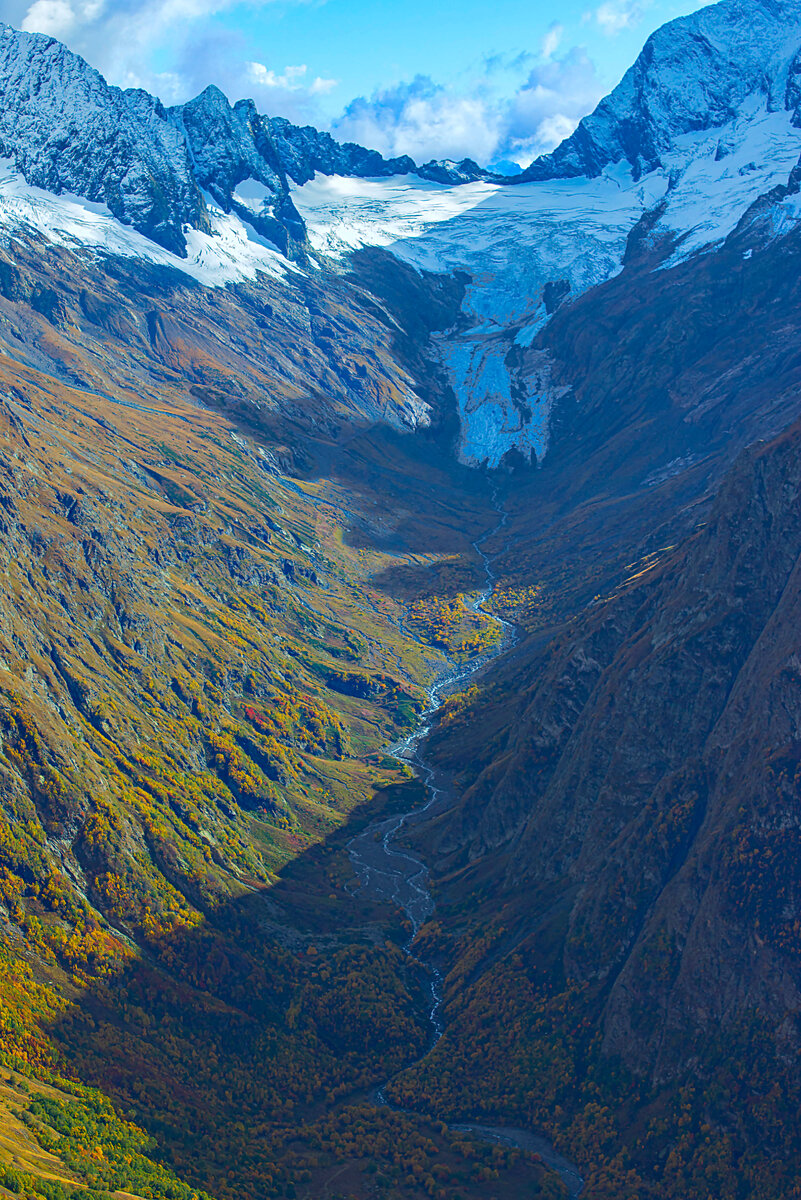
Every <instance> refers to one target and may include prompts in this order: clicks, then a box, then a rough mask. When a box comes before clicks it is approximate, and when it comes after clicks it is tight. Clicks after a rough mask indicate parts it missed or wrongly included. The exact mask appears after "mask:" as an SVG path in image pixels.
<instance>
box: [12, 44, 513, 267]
mask: <svg viewBox="0 0 801 1200" xmlns="http://www.w3.org/2000/svg"><path fill="white" fill-rule="evenodd" d="M0 95H1V96H2V102H3V108H2V116H1V117H0V154H2V155H3V156H5V157H6V158H8V159H10V160H11V161H12V162H13V163H14V166H15V167H16V169H17V170H18V171H19V172H20V174H21V175H22V176H23V177H24V179H25V180H26V181H27V182H28V183H29V184H32V185H33V186H35V187H39V188H42V189H44V190H45V191H49V192H53V193H55V194H57V195H61V194H63V193H65V192H68V193H69V192H72V193H75V194H76V195H78V196H81V197H83V198H85V199H87V200H89V201H92V202H93V203H101V204H105V205H107V206H108V208H109V210H110V211H111V213H112V214H113V215H114V216H115V217H116V218H117V219H118V220H119V221H121V222H123V224H126V225H132V226H133V227H134V228H135V229H136V230H138V231H139V232H140V233H143V234H145V236H147V237H149V238H151V239H152V240H153V241H155V242H157V243H159V245H161V246H164V247H165V248H166V249H168V250H171V251H173V252H174V253H177V254H184V253H185V250H186V237H185V234H184V226H186V225H188V226H190V227H191V228H193V229H207V228H208V216H207V213H206V205H205V201H204V199H203V194H202V190H201V189H203V190H205V191H207V192H208V193H209V194H210V195H211V196H212V197H213V198H214V200H215V201H216V203H217V204H219V205H220V206H221V207H222V209H223V211H224V212H231V211H234V212H236V213H237V214H238V215H239V216H241V217H242V219H243V220H246V221H247V222H248V223H249V224H251V225H252V226H253V227H254V228H255V229H256V230H257V232H258V233H260V234H261V235H263V236H264V237H266V238H268V239H269V240H270V241H272V242H273V243H274V244H275V245H277V246H278V248H279V249H280V250H281V251H282V252H283V253H284V254H286V255H287V256H288V257H296V256H297V253H298V251H299V248H300V247H301V246H302V244H303V242H304V240H305V229H304V226H303V221H302V220H301V218H300V216H299V215H298V213H297V210H296V209H295V207H294V205H293V203H292V200H291V198H290V195H289V187H290V185H289V179H292V180H293V181H294V182H295V183H304V182H306V181H307V180H309V179H311V178H313V176H314V174H315V172H317V171H320V172H322V173H323V174H329V175H330V174H341V175H371V176H388V175H395V174H408V173H409V172H411V171H416V170H417V168H416V167H415V164H414V162H413V161H412V159H410V158H408V157H406V158H399V159H390V160H385V159H383V158H382V157H381V155H380V154H378V153H377V152H376V151H374V150H365V149H364V148H363V147H361V146H356V145H353V144H350V143H348V144H346V145H344V146H342V145H339V143H337V142H335V141H334V139H333V138H332V137H331V136H330V134H327V133H320V132H318V131H317V130H316V129H312V128H310V127H307V128H299V127H298V126H295V125H292V124H291V123H290V122H289V121H285V120H283V119H281V118H274V119H272V120H271V119H270V118H268V117H263V116H260V115H259V114H258V113H257V111H256V108H255V106H254V104H253V101H252V100H241V101H239V102H238V103H237V104H236V105H234V106H233V107H232V106H231V105H230V104H229V103H228V101H227V100H226V98H225V96H223V94H222V92H220V91H219V89H218V88H214V87H209V88H207V89H206V90H205V91H204V92H203V93H202V94H201V95H200V96H198V97H196V98H195V99H194V100H191V101H190V102H189V103H187V104H184V105H181V106H178V107H176V108H172V109H170V110H169V111H168V110H165V108H164V107H163V105H162V104H161V102H160V101H159V100H158V99H157V98H156V97H154V96H151V95H149V94H148V93H147V92H144V91H142V90H141V89H128V90H127V91H121V90H120V89H119V88H116V87H110V86H109V85H108V84H107V83H106V81H105V80H104V79H103V77H102V76H101V75H100V74H99V73H98V72H97V71H95V70H93V68H92V67H90V66H89V65H88V64H87V63H86V62H85V61H84V60H83V59H82V58H80V57H79V56H78V55H77V54H73V53H72V52H71V51H69V50H68V49H67V48H66V47H65V46H63V45H62V44H61V43H60V42H57V41H55V40H54V39H53V38H50V37H45V36H42V35H41V34H34V33H21V32H17V31H16V30H14V29H12V28H10V27H9V26H7V25H0ZM419 173H420V174H421V175H422V177H423V178H427V179H435V180H437V181H438V182H443V183H461V182H466V181H470V180H474V179H479V178H489V177H490V176H489V173H488V172H486V171H482V170H481V169H480V168H479V167H478V166H477V165H476V164H475V163H472V162H470V161H469V160H465V162H463V163H460V164H458V165H456V164H453V163H429V164H427V166H426V167H422V168H420V170H419ZM242 184H250V185H251V188H250V191H249V192H248V191H247V189H246V192H245V194H241V195H239V196H237V195H236V189H237V186H238V185H242ZM254 184H255V185H257V190H256V191H254V190H253V187H252V185H254ZM258 189H260V190H258Z"/></svg>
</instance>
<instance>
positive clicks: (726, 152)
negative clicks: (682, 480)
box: [293, 93, 801, 467]
mask: <svg viewBox="0 0 801 1200" xmlns="http://www.w3.org/2000/svg"><path fill="white" fill-rule="evenodd" d="M799 155H801V129H799V128H797V127H796V126H795V125H794V123H793V115H792V113H791V112H790V111H787V110H784V109H780V110H778V111H770V109H769V107H768V101H767V99H766V96H765V95H764V94H762V93H759V94H756V95H754V96H750V97H747V98H746V99H745V100H744V101H743V102H742V104H741V106H740V110H739V112H738V113H736V114H735V115H734V116H733V118H732V119H731V120H730V121H728V122H727V123H725V124H721V125H718V126H716V127H715V128H714V129H707V130H703V131H701V132H698V133H690V134H682V135H680V136H678V137H677V138H676V139H675V142H674V144H673V146H672V149H671V151H670V153H666V154H665V155H664V156H663V158H664V162H663V165H660V166H659V167H658V168H657V169H655V170H653V171H650V172H649V173H647V174H645V175H642V176H640V177H639V178H636V177H635V176H636V174H637V173H636V172H635V171H632V169H631V168H630V166H629V164H628V163H627V162H623V163H618V164H617V165H615V166H612V167H607V168H606V169H605V170H604V171H603V172H602V173H601V174H600V175H598V176H596V177H594V178H587V177H576V178H568V179H549V180H543V181H539V182H537V181H532V182H529V183H523V184H519V185H517V186H501V185H498V184H491V183H475V184H468V185H466V186H462V187H449V186H444V185H437V184H434V183H430V182H425V181H423V180H419V179H412V178H410V177H408V176H403V177H395V178H390V179H372V180H364V179H352V178H350V179H340V178H337V177H329V178H320V177H317V178H315V179H314V180H313V181H312V182H310V183H308V184H306V185H305V186H303V187H300V188H297V189H295V190H294V191H293V199H294V202H295V205H296V207H297V208H298V210H299V212H300V213H301V215H302V216H303V218H304V220H305V223H306V226H307V229H308V234H309V240H310V242H311V244H312V246H313V247H314V248H315V249H316V250H317V251H318V252H319V253H321V254H323V255H326V256H328V257H333V258H342V257H344V256H346V255H347V254H348V253H349V252H350V251H352V250H353V249H355V248H358V247H360V246H383V247H385V248H386V249H388V250H390V251H391V253H392V254H394V255H396V256H397V257H398V258H401V259H402V260H404V261H405V262H407V263H409V264H411V265H412V266H414V267H416V268H417V269H418V270H421V271H432V272H448V273H451V272H454V271H461V272H464V273H465V274H466V275H467V276H469V279H470V282H469V284H468V286H467V289H466V294H465V298H464V301H463V305H462V315H461V318H460V320H459V322H458V324H457V326H456V327H455V328H454V329H453V330H451V331H450V332H449V333H447V334H444V335H442V336H441V338H440V352H441V357H442V361H443V363H444V365H445V367H446V369H447V371H448V376H449V380H450V383H451V386H452V387H453V390H454V394H455V396H456V400H457V405H458V409H459V415H460V420H461V436H460V440H459V456H460V458H461V460H462V461H463V462H465V463H470V464H480V463H486V464H487V465H489V466H490V467H495V466H497V465H498V464H499V463H500V462H501V460H502V459H503V457H504V455H505V454H507V453H508V452H509V451H511V450H516V451H517V452H519V453H520V454H522V455H523V456H524V457H525V458H527V459H531V458H532V456H534V457H536V460H537V461H541V460H542V458H543V457H544V455H545V454H546V452H547V449H548V439H549V425H550V413H551V409H552V406H553V403H554V400H555V399H557V398H558V394H559V393H558V391H555V390H554V388H553V387H552V386H551V384H550V382H549V380H548V372H547V369H544V368H543V364H542V362H541V356H540V358H537V357H532V353H531V351H530V350H529V349H528V348H529V347H530V346H531V344H532V342H533V340H534V338H535V337H536V334H537V333H538V332H539V330H540V329H541V328H542V327H543V326H544V325H545V324H546V322H547V321H548V320H549V318H550V315H551V314H552V312H553V311H555V307H556V304H555V303H553V302H551V303H549V295H555V296H556V297H557V301H556V302H557V303H558V301H559V300H564V299H565V297H569V298H571V299H574V298H575V297H577V296H578V295H580V294H581V293H582V292H585V291H587V290H588V289H589V288H591V287H594V286H595V285H597V284H599V283H602V282H604V281H605V280H607V279H610V278H611V277H612V276H613V275H615V274H617V272H619V271H620V270H621V269H622V266H623V260H624V256H625V253H626V247H627V243H628V238H629V235H630V233H631V232H632V230H633V229H634V227H635V225H636V224H637V222H638V221H639V220H640V219H641V217H642V216H643V215H644V214H645V213H647V212H650V211H654V210H655V214H658V221H657V223H656V224H655V227H654V230H653V231H652V234H656V235H658V234H660V233H662V234H664V235H668V236H669V237H670V239H671V240H672V242H673V245H674V250H673V253H672V255H671V256H670V258H669V259H668V262H667V263H666V264H665V265H669V264H670V263H674V262H677V261H679V260H680V259H681V258H686V257H687V256H689V255H690V254H693V253H697V252H700V251H703V250H704V249H708V248H710V247H711V246H713V245H716V244H718V243H720V242H721V241H722V240H723V239H725V238H726V237H727V236H728V234H729V233H731V231H732V230H733V229H734V228H735V226H736V225H737V223H738V222H739V220H740V219H741V217H742V216H743V215H744V214H745V212H746V211H747V210H748V209H749V208H750V206H751V205H752V204H753V203H754V202H755V201H756V200H757V199H758V198H759V197H760V196H764V195H765V194H766V193H768V192H770V190H771V189H772V188H774V187H776V186H777V185H779V184H786V183H787V180H788V177H789V175H790V172H791V171H792V169H793V167H794V166H795V165H796V163H797V162H798V160H799ZM657 206H659V208H658V209H657ZM797 212H798V206H797V205H793V204H790V203H785V204H784V205H783V208H782V218H781V220H782V222H783V223H784V225H783V226H782V227H786V225H787V223H788V222H792V221H793V220H794V219H796V216H795V214H796V213H797ZM777 228H778V226H777ZM533 363H536V364H537V367H536V369H534V366H533V365H532V364H533Z"/></svg>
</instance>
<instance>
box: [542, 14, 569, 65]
mask: <svg viewBox="0 0 801 1200" xmlns="http://www.w3.org/2000/svg"><path fill="white" fill-rule="evenodd" d="M564 32H565V29H564V26H563V25H560V24H559V22H558V21H554V22H553V24H552V25H551V26H550V27H549V29H548V32H547V33H546V34H545V37H544V38H543V39H542V57H543V58H553V56H554V54H556V51H557V50H558V49H559V44H560V42H561V41H562V37H563V36H564Z"/></svg>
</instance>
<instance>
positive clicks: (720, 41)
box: [518, 0, 801, 181]
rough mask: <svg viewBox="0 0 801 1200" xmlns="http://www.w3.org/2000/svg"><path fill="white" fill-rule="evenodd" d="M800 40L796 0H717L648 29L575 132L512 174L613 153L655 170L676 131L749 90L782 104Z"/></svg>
mask: <svg viewBox="0 0 801 1200" xmlns="http://www.w3.org/2000/svg"><path fill="white" fill-rule="evenodd" d="M800 45H801V4H800V3H799V2H798V0H781V2H778V0H722V2H721V3H719V4H714V5H710V6H709V7H707V8H702V9H700V10H699V11H698V12H694V13H691V14H690V15H689V16H686V17H678V18H677V19H676V20H674V21H670V22H668V24H666V25H663V26H661V28H659V29H657V30H656V32H655V33H652V34H651V36H650V37H649V38H648V40H647V42H646V43H645V46H644V47H643V49H642V51H641V53H640V55H639V56H638V58H637V60H636V62H635V63H634V65H633V66H632V67H631V68H630V69H629V70H628V71H627V72H626V74H625V75H624V76H623V79H622V80H621V82H620V83H619V84H618V86H617V87H616V88H615V89H614V91H612V92H611V93H610V94H609V95H608V96H606V97H605V98H604V99H603V100H601V102H600V104H599V105H598V106H597V108H596V109H595V111H594V112H592V113H591V114H590V115H589V116H587V117H585V118H584V119H583V120H582V121H581V122H580V123H579V125H578V128H577V129H576V131H575V133H573V134H572V135H571V136H570V137H569V138H567V139H566V140H565V141H564V142H562V143H561V145H559V146H558V147H557V148H556V150H554V151H553V153H551V154H548V155H545V156H543V157H542V158H539V159H537V160H536V161H535V162H533V163H532V164H531V166H530V167H528V169H527V170H526V171H524V172H523V174H522V175H521V176H519V177H518V178H519V179H520V180H521V181H525V180H545V179H557V178H570V177H575V176H580V175H586V176H589V177H590V178H594V177H595V176H597V175H600V174H601V172H602V171H603V170H604V168H605V167H606V166H609V165H611V164H614V163H618V162H621V161H627V162H628V163H630V164H631V166H632V168H633V169H634V171H635V173H636V174H642V173H644V172H646V171H650V170H654V169H655V168H656V167H658V166H660V165H661V163H662V156H663V155H664V154H665V153H666V152H667V151H669V150H670V149H671V148H672V147H673V145H674V143H675V140H676V138H678V137H680V136H682V135H683V134H687V133H694V132H698V131H701V130H706V129H714V128H718V127H720V126H722V125H725V124H727V123H728V122H729V121H731V120H733V119H734V118H735V117H736V116H737V115H738V113H739V112H740V111H741V110H742V106H743V103H744V102H745V101H746V100H747V99H748V98H749V97H751V96H758V97H760V98H762V99H764V102H765V103H766V104H767V106H768V107H769V108H771V109H777V108H785V107H786V106H787V105H788V93H787V82H788V75H789V72H790V67H791V63H792V61H793V59H794V58H795V55H796V54H797V52H798V50H799V46H800Z"/></svg>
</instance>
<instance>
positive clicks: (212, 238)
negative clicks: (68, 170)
mask: <svg viewBox="0 0 801 1200" xmlns="http://www.w3.org/2000/svg"><path fill="white" fill-rule="evenodd" d="M209 219H210V226H211V228H210V231H209V232H208V233H205V232H202V231H201V230H198V229H192V228H190V227H188V226H187V227H186V228H185V229H184V235H185V238H186V247H187V256H186V258H182V257H180V256H179V255H177V254H172V253H171V252H170V251H169V250H166V249H165V248H164V247H162V246H159V245H158V244H157V243H156V242H153V241H151V240H150V239H149V238H147V237H145V236H144V234H141V233H137V231H136V230H135V229H133V228H132V227H131V226H130V225H122V224H121V223H120V222H119V221H117V220H116V219H115V218H114V217H113V216H112V214H111V212H110V211H109V209H108V208H107V207H106V205H105V204H100V203H92V202H91V201H89V200H85V199H83V197H81V196H75V195H72V194H70V193H68V192H65V193H63V194H62V195H60V196H54V195H52V194H51V193H50V192H45V191H43V190H42V189H41V188H37V187H32V186H31V185H30V184H28V183H26V182H25V180H24V179H23V178H22V176H21V175H20V174H19V173H18V172H17V171H16V170H15V169H14V165H13V163H11V162H9V161H8V160H2V161H0V227H2V228H4V229H7V230H9V231H14V230H15V229H17V230H18V229H23V230H32V231H34V232H35V233H36V234H38V236H39V237H42V238H44V239H45V240H46V241H48V242H50V243H51V245H56V246H69V247H70V248H71V249H79V248H85V249H86V250H88V251H89V252H93V253H98V254H118V255H120V256H121V257H123V258H136V259H141V260H144V261H145V262H150V263H155V264H156V265H158V266H165V267H173V268H174V269H175V270H177V271H181V272H183V274H185V275H189V276H191V277H192V278H193V279H196V280H198V282H200V283H203V284H205V285H206V286H207V287H224V286H225V285H226V284H228V283H234V282H237V281H241V280H246V279H250V280H253V279H255V278H256V277H257V275H258V274H259V273H262V272H263V273H265V274H267V275H272V276H275V277H283V276H285V275H286V273H287V272H288V271H293V270H297V268H296V267H294V266H293V264H291V263H289V262H287V260H286V259H285V258H284V257H283V255H281V254H279V252H278V251H277V250H276V249H275V247H274V246H272V245H270V244H269V243H268V242H266V241H265V240H264V239H263V238H261V237H259V235H258V234H257V233H256V232H255V230H253V229H251V228H249V227H248V226H247V225H246V224H245V223H244V222H242V221H240V220H239V218H238V217H236V216H235V215H233V214H231V213H228V214H226V213H224V212H223V211H222V210H221V209H219V208H217V207H216V206H210V207H209Z"/></svg>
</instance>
